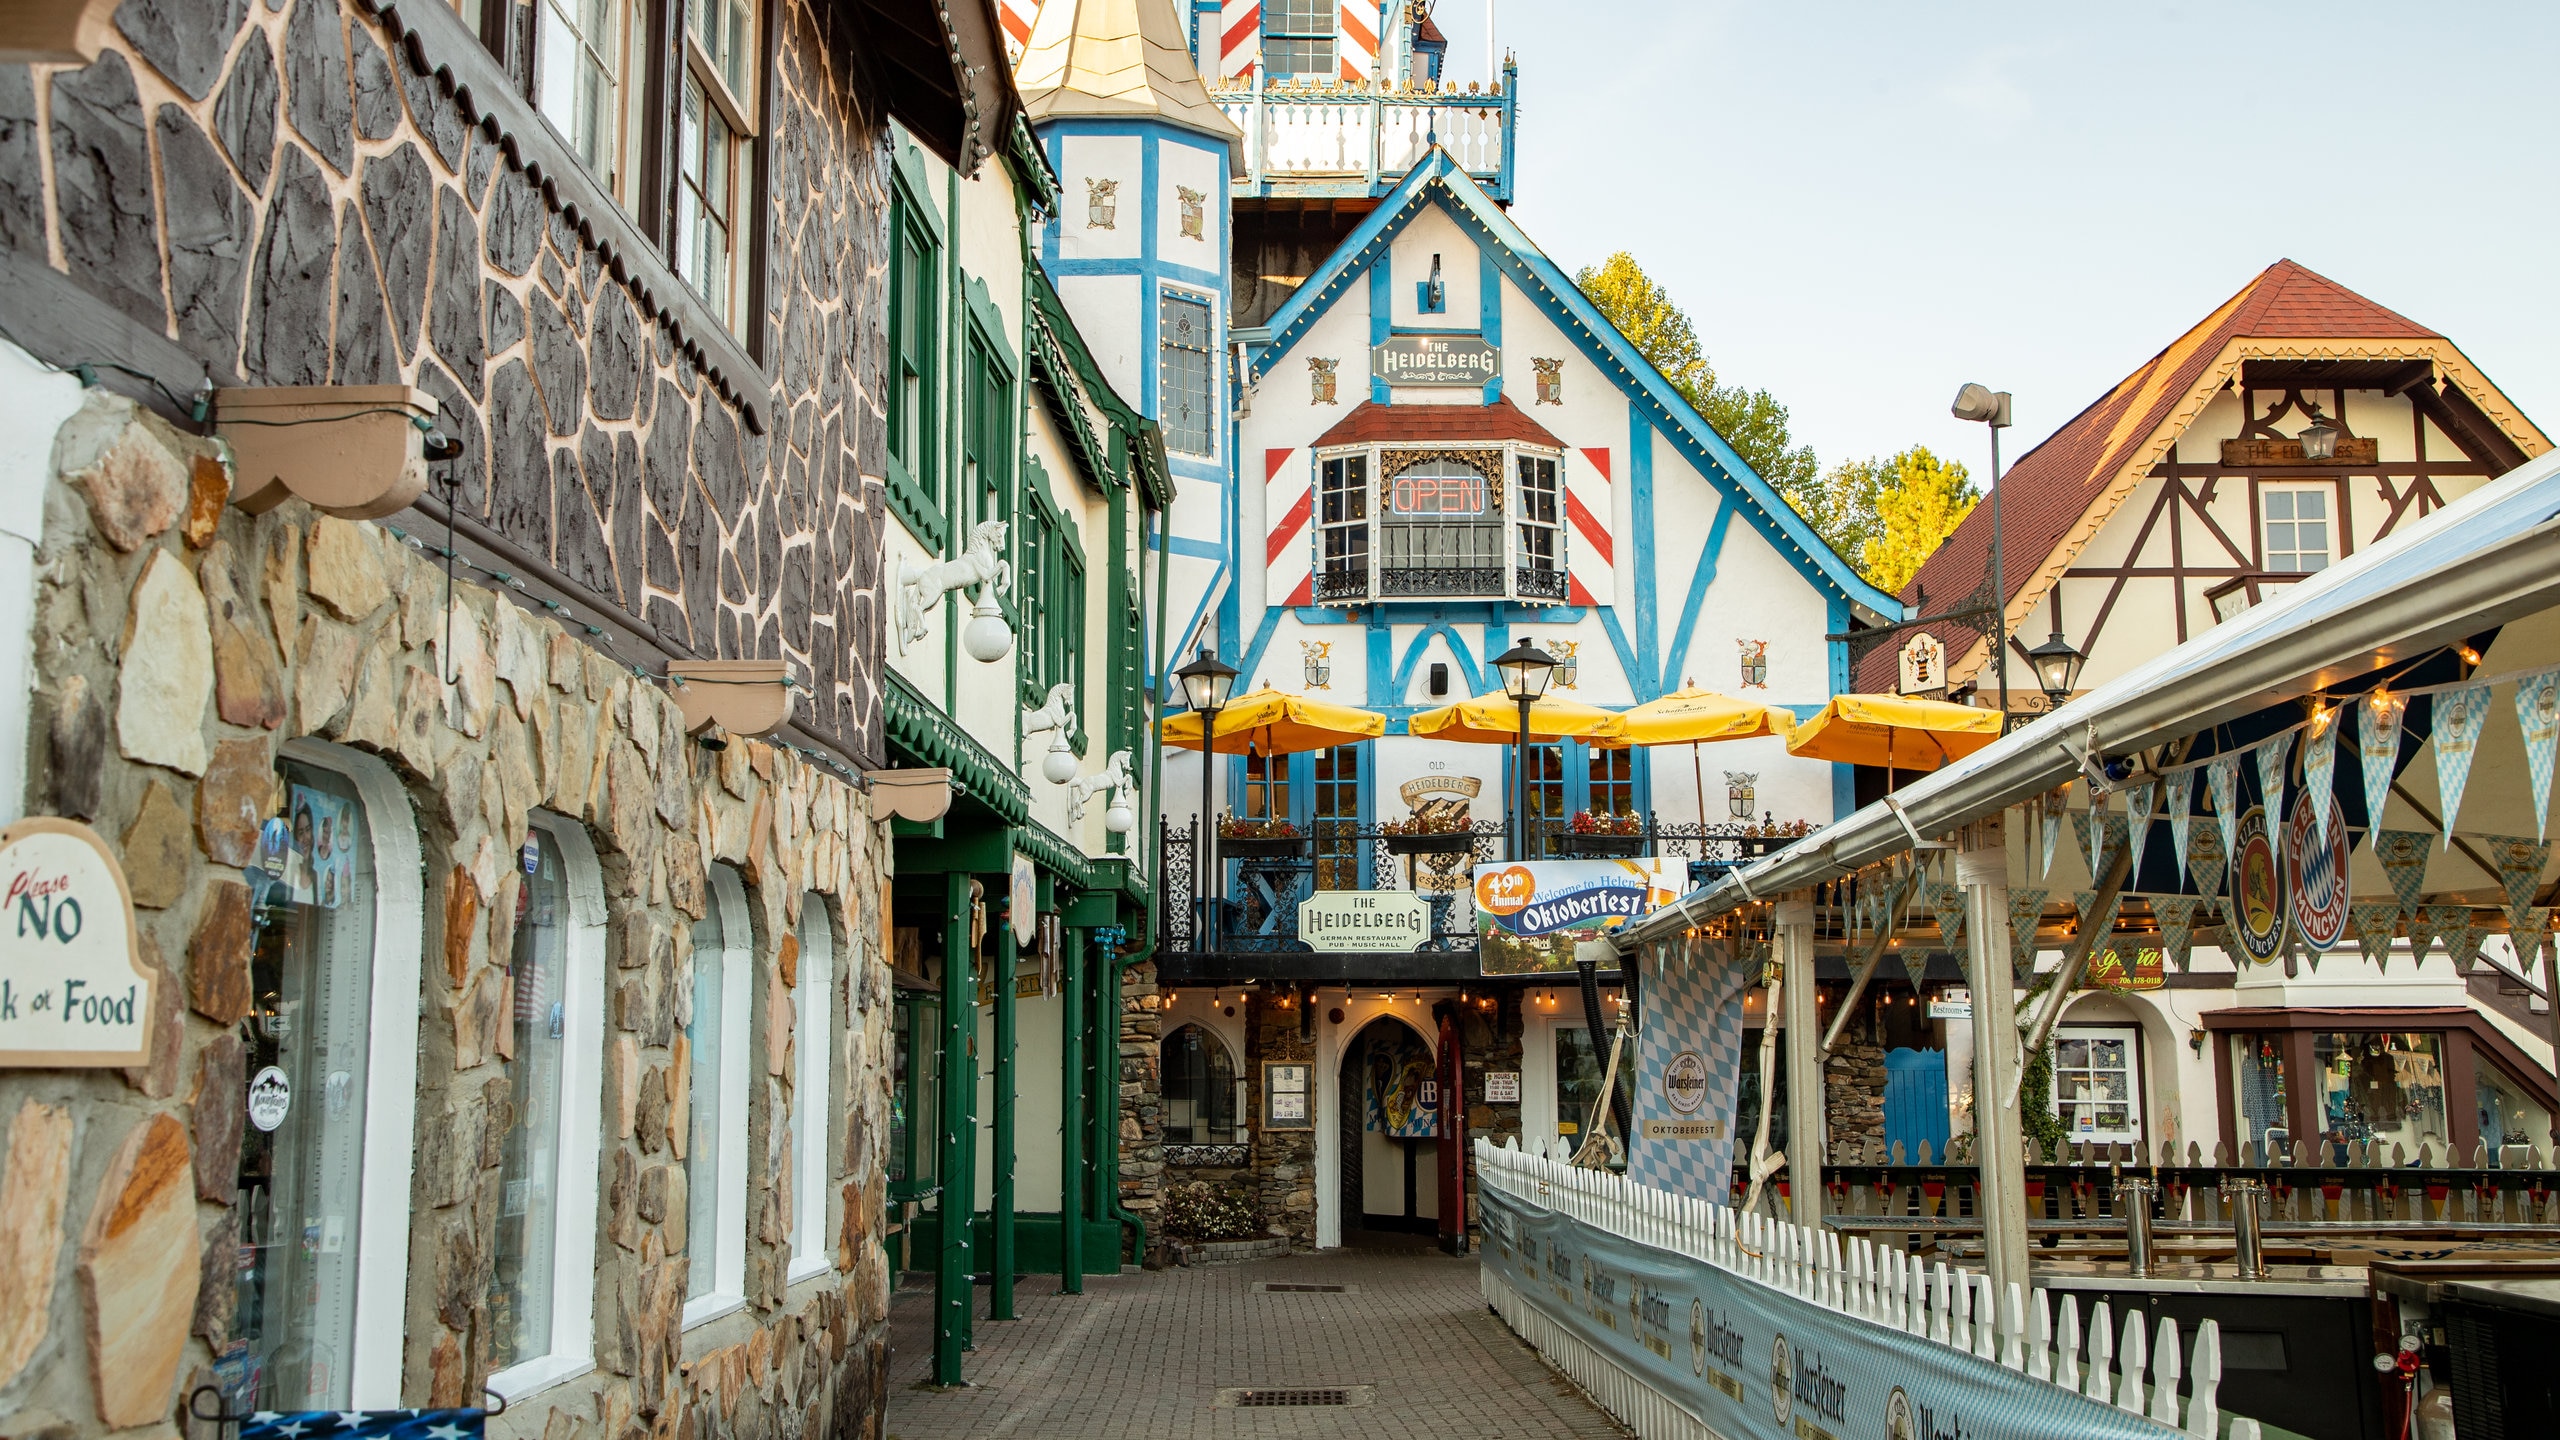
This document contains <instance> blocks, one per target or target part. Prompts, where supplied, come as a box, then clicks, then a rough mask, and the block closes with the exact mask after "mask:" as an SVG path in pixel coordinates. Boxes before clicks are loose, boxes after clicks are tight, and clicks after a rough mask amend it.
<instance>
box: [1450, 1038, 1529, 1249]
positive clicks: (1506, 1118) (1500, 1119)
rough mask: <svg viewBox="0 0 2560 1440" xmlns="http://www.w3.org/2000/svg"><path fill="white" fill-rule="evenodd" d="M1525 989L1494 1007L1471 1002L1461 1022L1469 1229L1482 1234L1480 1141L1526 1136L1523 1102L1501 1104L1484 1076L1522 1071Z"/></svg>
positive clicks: (1515, 1138) (1498, 1141) (1499, 1141)
mask: <svg viewBox="0 0 2560 1440" xmlns="http://www.w3.org/2000/svg"><path fill="white" fill-rule="evenodd" d="M1522 993H1523V992H1521V991H1518V990H1506V991H1503V992H1502V993H1501V994H1500V995H1498V996H1496V997H1495V1000H1494V1008H1493V1009H1491V1010H1487V1009H1484V1008H1482V1007H1480V1006H1478V1005H1475V1004H1473V1003H1469V1004H1467V1006H1466V1008H1465V1012H1464V1015H1463V1018H1462V1019H1460V1021H1459V1022H1458V1034H1459V1042H1458V1043H1459V1044H1460V1045H1462V1046H1464V1047H1465V1060H1466V1067H1467V1230H1468V1232H1469V1233H1470V1234H1481V1233H1482V1232H1483V1230H1484V1217H1483V1214H1482V1212H1481V1211H1479V1210H1478V1209H1477V1202H1476V1156H1475V1142H1476V1141H1477V1140H1479V1139H1483V1140H1490V1141H1492V1142H1493V1143H1494V1144H1496V1145H1500V1144H1501V1143H1502V1142H1503V1141H1505V1140H1517V1139H1518V1138H1520V1107H1519V1105H1518V1104H1516V1103H1513V1102H1509V1101H1506V1102H1504V1103H1502V1104H1500V1105H1496V1104H1493V1103H1491V1102H1489V1101H1487V1100H1486V1099H1485V1098H1484V1092H1485V1084H1484V1077H1485V1075H1486V1073H1487V1072H1489V1071H1496V1070H1505V1071H1509V1072H1511V1073H1512V1074H1515V1075H1517V1074H1519V1073H1520V1056H1521V1054H1522V1043H1521V1037H1522V1034H1523V1031H1522V1022H1521V1018H1520V999H1521V995H1522Z"/></svg>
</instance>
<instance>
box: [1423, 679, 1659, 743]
mask: <svg viewBox="0 0 2560 1440" xmlns="http://www.w3.org/2000/svg"><path fill="white" fill-rule="evenodd" d="M1404 728H1405V732H1406V733H1407V734H1410V735H1414V736H1417V737H1419V738H1422V739H1425V740H1465V741H1468V742H1470V743H1473V744H1477V745H1516V744H1518V743H1519V741H1520V702H1519V701H1517V700H1514V699H1512V698H1511V697H1510V696H1508V695H1504V694H1502V693H1500V692H1498V691H1497V692H1496V693H1494V694H1491V695H1479V696H1477V697H1476V698H1474V699H1473V700H1460V701H1458V702H1457V703H1455V704H1452V705H1443V706H1441V707H1440V708H1439V709H1437V710H1425V711H1423V712H1422V713H1420V714H1418V715H1415V716H1414V717H1413V718H1411V719H1409V720H1407V721H1405V722H1404ZM1625 730H1626V719H1625V717H1624V716H1621V715H1620V714H1619V713H1618V712H1617V711H1615V710H1603V709H1601V708H1600V707H1599V706H1597V705H1585V704H1583V703H1582V702H1581V701H1579V700H1564V699H1559V698H1558V697H1556V696H1553V695H1542V696H1540V697H1539V698H1537V699H1535V700H1532V701H1530V702H1529V743H1530V744H1532V745H1540V744H1544V743H1546V742H1548V741H1551V740H1566V739H1573V740H1591V741H1605V740H1610V739H1614V738H1615V737H1617V736H1619V735H1621V734H1623V733H1625Z"/></svg>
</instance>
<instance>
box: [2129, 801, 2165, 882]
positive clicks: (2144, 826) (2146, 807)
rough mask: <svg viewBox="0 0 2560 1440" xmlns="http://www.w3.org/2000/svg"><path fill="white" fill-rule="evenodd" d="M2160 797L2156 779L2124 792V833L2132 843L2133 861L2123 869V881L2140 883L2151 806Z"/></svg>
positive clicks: (2147, 839)
mask: <svg viewBox="0 0 2560 1440" xmlns="http://www.w3.org/2000/svg"><path fill="white" fill-rule="evenodd" d="M2159 798H2160V786H2159V782H2158V781H2154V780H2146V781H2144V782H2143V783H2141V784H2139V785H2136V786H2134V787H2133V788H2132V789H2131V790H2129V791H2127V792H2125V798H2124V804H2125V809H2126V811H2127V812H2128V813H2127V814H2126V817H2125V833H2126V835H2127V836H2128V837H2129V838H2130V839H2131V842H2132V845H2133V863H2132V864H2131V865H2129V866H2127V867H2126V869H2125V883H2126V884H2128V885H2138V884H2140V883H2142V847H2143V845H2144V844H2145V843H2147V842H2148V841H2149V840H2150V838H2151V807H2152V805H2153V804H2154V803H2156V802H2157V801H2158V800H2159Z"/></svg>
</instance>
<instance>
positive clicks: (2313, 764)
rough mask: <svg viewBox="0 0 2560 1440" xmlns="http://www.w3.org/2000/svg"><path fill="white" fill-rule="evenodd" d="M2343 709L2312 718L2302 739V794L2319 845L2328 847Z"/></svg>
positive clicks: (2322, 712) (2328, 711) (2343, 707)
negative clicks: (2308, 808) (2331, 800)
mask: <svg viewBox="0 0 2560 1440" xmlns="http://www.w3.org/2000/svg"><path fill="white" fill-rule="evenodd" d="M2346 713H2347V712H2346V707H2345V706H2343V705H2342V706H2339V707H2337V708H2335V709H2330V710H2323V711H2321V712H2320V713H2319V714H2317V715H2315V716H2313V717H2312V718H2311V729H2310V731H2309V732H2308V733H2306V734H2305V735H2304V736H2303V737H2302V793H2303V796H2304V798H2306V799H2308V800H2309V801H2310V802H2311V818H2312V819H2313V820H2315V821H2317V822H2319V835H2320V843H2321V844H2322V845H2324V846H2325V845H2327V844H2328V843H2329V825H2330V819H2329V814H2330V812H2331V811H2333V810H2335V809H2337V807H2336V806H2334V805H2332V804H2330V803H2329V796H2330V794H2331V787H2332V786H2333V785H2334V784H2335V783H2336V782H2335V779H2334V776H2335V774H2336V771H2337V767H2338V731H2339V729H2340V728H2341V727H2340V726H2339V724H2338V721H2339V718H2340V717H2342V716H2344V715H2345V714H2346Z"/></svg>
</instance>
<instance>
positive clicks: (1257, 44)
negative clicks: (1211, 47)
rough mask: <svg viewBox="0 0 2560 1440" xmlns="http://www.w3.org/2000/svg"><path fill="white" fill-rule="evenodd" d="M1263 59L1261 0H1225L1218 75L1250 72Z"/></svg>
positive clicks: (1221, 12)
mask: <svg viewBox="0 0 2560 1440" xmlns="http://www.w3.org/2000/svg"><path fill="white" fill-rule="evenodd" d="M1203 48H1204V49H1205V48H1206V47H1205V46H1204V47H1203ZM1261 59H1262V3H1261V0H1225V3H1224V4H1222V5H1220V6H1219V7H1218V78H1219V79H1221V80H1224V79H1228V78H1230V77H1234V76H1243V75H1250V74H1252V73H1253V67H1254V66H1255V64H1257V63H1258V62H1260V60H1261Z"/></svg>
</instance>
